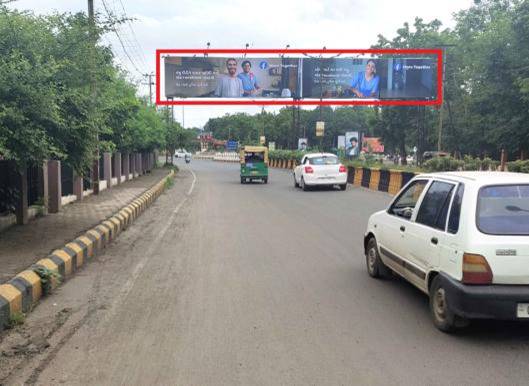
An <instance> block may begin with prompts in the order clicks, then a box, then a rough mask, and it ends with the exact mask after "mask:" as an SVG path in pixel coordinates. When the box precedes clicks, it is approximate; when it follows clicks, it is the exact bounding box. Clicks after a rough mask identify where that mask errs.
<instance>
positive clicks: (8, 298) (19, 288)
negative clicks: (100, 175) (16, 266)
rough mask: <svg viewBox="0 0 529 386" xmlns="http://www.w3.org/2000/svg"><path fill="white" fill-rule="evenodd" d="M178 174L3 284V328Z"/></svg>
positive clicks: (0, 291)
mask: <svg viewBox="0 0 529 386" xmlns="http://www.w3.org/2000/svg"><path fill="white" fill-rule="evenodd" d="M174 174H175V173H174V171H173V170H171V172H169V173H168V174H167V175H166V176H165V177H163V178H162V179H161V180H160V181H159V182H157V183H156V184H155V185H154V186H152V187H151V188H149V189H147V190H146V191H145V192H143V193H142V194H141V195H140V196H139V197H137V198H136V199H134V200H133V201H132V202H130V203H129V204H128V205H126V206H124V207H122V208H121V209H120V210H118V211H117V212H116V213H114V215H112V216H110V217H109V218H107V219H106V220H103V221H102V222H100V223H99V224H98V225H96V226H94V227H93V228H91V229H89V230H87V231H86V232H85V233H84V234H83V235H81V236H79V237H77V238H76V239H74V240H72V241H70V242H69V243H67V244H66V245H64V246H63V247H62V248H59V249H56V250H54V251H53V252H52V253H51V254H50V255H48V256H47V257H46V258H43V259H40V260H39V261H37V262H36V263H35V264H33V265H32V266H31V267H29V268H28V269H26V270H24V271H22V272H20V273H19V274H17V275H16V276H15V277H14V278H12V279H11V280H9V281H8V282H7V283H5V284H2V285H0V331H2V330H3V329H4V328H5V327H7V326H8V325H9V324H10V321H11V318H12V317H13V316H15V315H18V314H20V313H27V312H30V311H31V309H32V308H33V307H34V306H35V305H36V304H37V303H38V301H39V300H40V299H41V298H42V297H43V296H45V295H46V292H47V290H48V289H54V288H56V287H58V286H59V285H60V282H61V281H63V280H67V279H69V278H70V277H72V275H73V274H74V273H75V272H76V271H77V270H78V269H80V268H81V267H82V266H83V265H84V264H85V263H87V262H88V261H89V260H90V259H92V258H93V257H94V256H96V255H97V254H98V253H99V252H101V251H102V250H103V249H104V248H105V247H106V246H107V245H109V244H110V243H111V242H112V241H113V240H114V239H115V238H117V237H118V235H119V234H120V233H121V232H122V231H123V230H125V229H126V228H128V227H129V226H130V225H131V224H132V223H133V222H134V220H136V218H138V216H139V215H140V214H141V213H143V212H144V211H145V210H146V209H147V208H148V207H149V206H150V205H151V204H152V203H153V202H154V201H155V200H156V199H157V198H158V196H160V194H162V193H163V191H164V190H165V183H166V179H167V178H173V177H174ZM39 272H40V273H41V275H42V272H55V273H57V274H59V275H60V278H61V280H58V279H57V278H56V276H42V277H41V275H39Z"/></svg>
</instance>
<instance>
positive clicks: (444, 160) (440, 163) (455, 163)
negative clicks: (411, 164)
mask: <svg viewBox="0 0 529 386" xmlns="http://www.w3.org/2000/svg"><path fill="white" fill-rule="evenodd" d="M464 165H465V163H464V161H461V160H456V159H455V158H452V157H435V158H432V159H429V160H428V161H426V162H425V163H424V164H423V168H424V170H426V171H428V172H448V171H456V170H461V169H463V168H464Z"/></svg>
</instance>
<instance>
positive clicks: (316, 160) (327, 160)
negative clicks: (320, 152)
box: [309, 156, 338, 165]
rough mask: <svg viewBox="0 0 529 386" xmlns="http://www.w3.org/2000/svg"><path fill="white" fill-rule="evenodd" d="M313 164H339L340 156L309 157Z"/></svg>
mask: <svg viewBox="0 0 529 386" xmlns="http://www.w3.org/2000/svg"><path fill="white" fill-rule="evenodd" d="M309 163H310V164H311V165H338V157H335V156H322V157H312V158H309Z"/></svg>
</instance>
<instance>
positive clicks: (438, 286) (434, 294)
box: [430, 275, 468, 332]
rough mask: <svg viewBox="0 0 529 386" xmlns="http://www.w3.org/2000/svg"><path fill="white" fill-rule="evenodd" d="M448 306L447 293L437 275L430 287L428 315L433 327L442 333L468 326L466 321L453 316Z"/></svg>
mask: <svg viewBox="0 0 529 386" xmlns="http://www.w3.org/2000/svg"><path fill="white" fill-rule="evenodd" d="M449 304H450V298H449V296H448V292H447V291H446V289H445V288H444V287H443V284H442V280H441V277H440V276H439V275H437V276H436V277H435V278H434V279H433V282H432V285H431V286H430V313H431V315H432V319H433V323H434V325H435V327H437V328H438V329H439V330H441V331H443V332H453V331H455V330H456V329H457V328H460V327H466V326H467V325H468V319H465V318H463V317H460V316H458V315H456V314H454V313H453V312H452V310H450V307H449Z"/></svg>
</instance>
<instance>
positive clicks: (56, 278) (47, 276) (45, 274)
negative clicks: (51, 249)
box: [33, 267, 62, 295]
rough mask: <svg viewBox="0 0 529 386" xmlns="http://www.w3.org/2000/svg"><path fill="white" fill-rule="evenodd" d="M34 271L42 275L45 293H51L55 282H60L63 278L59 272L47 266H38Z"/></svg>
mask: <svg viewBox="0 0 529 386" xmlns="http://www.w3.org/2000/svg"><path fill="white" fill-rule="evenodd" d="M33 271H34V272H35V273H36V274H37V275H38V276H39V277H40V282H41V284H42V292H43V293H44V295H49V294H50V293H51V292H52V289H53V284H54V283H57V284H59V283H60V282H61V280H62V277H61V275H60V274H59V272H57V271H53V270H51V269H48V268H45V267H36V268H34V269H33Z"/></svg>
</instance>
